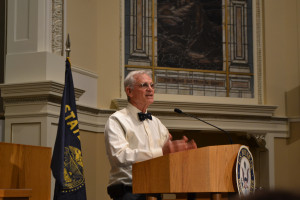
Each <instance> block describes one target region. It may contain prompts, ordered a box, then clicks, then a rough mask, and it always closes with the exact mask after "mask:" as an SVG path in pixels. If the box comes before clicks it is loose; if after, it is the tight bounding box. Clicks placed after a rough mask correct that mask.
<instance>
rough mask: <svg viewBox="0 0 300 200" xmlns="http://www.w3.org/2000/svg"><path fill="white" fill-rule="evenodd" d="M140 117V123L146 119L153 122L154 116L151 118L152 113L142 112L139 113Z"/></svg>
mask: <svg viewBox="0 0 300 200" xmlns="http://www.w3.org/2000/svg"><path fill="white" fill-rule="evenodd" d="M138 116H139V119H140V121H144V120H145V119H150V120H152V116H151V113H149V112H148V113H142V112H139V113H138Z"/></svg>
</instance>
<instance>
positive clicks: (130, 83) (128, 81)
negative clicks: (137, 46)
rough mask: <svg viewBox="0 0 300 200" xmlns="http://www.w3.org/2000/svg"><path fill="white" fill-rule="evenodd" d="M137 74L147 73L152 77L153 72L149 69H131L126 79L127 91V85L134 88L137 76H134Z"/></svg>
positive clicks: (125, 86)
mask: <svg viewBox="0 0 300 200" xmlns="http://www.w3.org/2000/svg"><path fill="white" fill-rule="evenodd" d="M137 74H146V75H148V76H149V77H151V78H152V72H151V71H149V70H137V71H131V72H129V74H128V75H127V76H126V78H125V80H124V90H125V91H126V88H127V87H130V88H131V89H133V85H134V84H135V78H134V76H135V75H137Z"/></svg>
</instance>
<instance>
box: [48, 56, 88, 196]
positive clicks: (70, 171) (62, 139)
mask: <svg viewBox="0 0 300 200" xmlns="http://www.w3.org/2000/svg"><path fill="white" fill-rule="evenodd" d="M79 132H80V131H79V126H78V119H77V110H76V103H75V94H74V85H73V78H72V72H71V64H70V60H69V58H67V59H66V71H65V87H64V93H63V96H62V102H61V108H60V117H59V122H58V129H57V135H56V141H55V145H54V150H53V155H52V161H51V169H52V173H53V176H54V178H55V190H54V200H86V189H85V179H84V176H83V162H82V153H81V143H80V135H79Z"/></svg>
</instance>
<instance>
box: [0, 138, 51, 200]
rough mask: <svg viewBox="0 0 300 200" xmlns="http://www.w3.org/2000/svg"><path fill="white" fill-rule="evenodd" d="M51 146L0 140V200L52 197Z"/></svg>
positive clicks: (47, 199)
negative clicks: (1, 141)
mask: <svg viewBox="0 0 300 200" xmlns="http://www.w3.org/2000/svg"><path fill="white" fill-rule="evenodd" d="M50 162H51V148H48V147H39V146H30V145H20V144H11V143H0V177H1V178H0V200H1V199H5V200H27V199H30V200H50V194H51V170H50Z"/></svg>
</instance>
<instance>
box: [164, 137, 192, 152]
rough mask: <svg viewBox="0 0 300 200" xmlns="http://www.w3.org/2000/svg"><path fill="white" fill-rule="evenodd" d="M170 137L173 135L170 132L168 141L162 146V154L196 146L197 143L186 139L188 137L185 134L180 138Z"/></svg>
mask: <svg viewBox="0 0 300 200" xmlns="http://www.w3.org/2000/svg"><path fill="white" fill-rule="evenodd" d="M172 139H173V137H172V135H171V134H170V135H169V139H168V141H167V142H166V143H165V144H164V146H163V147H162V151H163V155H166V154H169V153H174V152H179V151H185V150H188V149H196V148H197V144H196V143H195V141H194V140H191V141H188V140H189V139H188V138H187V137H186V136H183V137H182V139H181V140H172Z"/></svg>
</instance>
